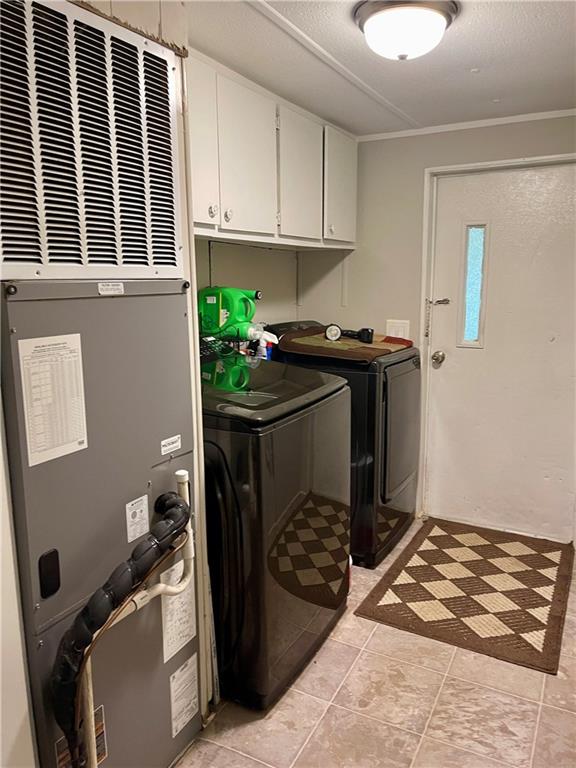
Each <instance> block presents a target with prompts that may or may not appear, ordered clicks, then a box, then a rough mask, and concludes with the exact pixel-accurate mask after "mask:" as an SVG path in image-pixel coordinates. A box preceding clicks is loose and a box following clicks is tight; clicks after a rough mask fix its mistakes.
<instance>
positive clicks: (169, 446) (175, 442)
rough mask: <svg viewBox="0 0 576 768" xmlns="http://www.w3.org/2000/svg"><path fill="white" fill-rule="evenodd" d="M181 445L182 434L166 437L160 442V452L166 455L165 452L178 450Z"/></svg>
mask: <svg viewBox="0 0 576 768" xmlns="http://www.w3.org/2000/svg"><path fill="white" fill-rule="evenodd" d="M181 447H182V435H174V437H167V438H166V440H162V442H161V443H160V453H161V454H162V456H166V454H167V453H174V451H179V450H180V448H181Z"/></svg>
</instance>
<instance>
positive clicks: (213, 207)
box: [208, 205, 218, 219]
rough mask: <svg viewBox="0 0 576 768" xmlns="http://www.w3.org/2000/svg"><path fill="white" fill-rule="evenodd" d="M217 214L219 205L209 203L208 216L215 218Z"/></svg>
mask: <svg viewBox="0 0 576 768" xmlns="http://www.w3.org/2000/svg"><path fill="white" fill-rule="evenodd" d="M217 215H218V206H217V205H209V206H208V216H210V218H211V219H213V218H214V217H215V216H217Z"/></svg>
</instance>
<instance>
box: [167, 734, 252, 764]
mask: <svg viewBox="0 0 576 768" xmlns="http://www.w3.org/2000/svg"><path fill="white" fill-rule="evenodd" d="M176 768H262V763H258V762H256V760H252V758H251V757H244V755H239V754H238V753H237V752H232V751H231V750H230V749H226V747H219V746H217V745H216V744H211V743H210V742H207V741H202V740H198V741H195V742H194V744H192V746H191V747H190V749H189V750H188V752H186V754H185V755H184V756H183V757H182V758H181V759H180V760H179V762H178V763H177V764H176Z"/></svg>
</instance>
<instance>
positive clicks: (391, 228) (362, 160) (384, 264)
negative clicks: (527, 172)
mask: <svg viewBox="0 0 576 768" xmlns="http://www.w3.org/2000/svg"><path fill="white" fill-rule="evenodd" d="M575 151H576V119H575V118H571V117H566V118H556V119H551V120H535V121H531V122H524V123H510V124H507V125H499V126H493V127H488V128H475V129H471V130H462V131H451V132H447V133H437V134H428V135H421V136H413V137H406V138H398V139H386V140H383V141H371V142H365V143H361V144H360V149H359V179H358V195H359V197H358V237H357V242H358V248H357V249H356V251H354V252H353V253H352V254H350V255H349V256H348V257H347V259H346V261H347V268H346V270H347V273H348V277H347V281H346V280H345V281H344V283H343V280H342V278H343V274H344V273H345V271H346V270H343V269H342V259H343V256H342V255H335V254H332V255H326V254H316V253H310V254H305V255H304V256H303V257H302V265H303V274H302V287H303V296H302V299H303V301H302V306H301V307H300V308H299V315H300V317H304V316H310V317H318V318H319V319H321V320H332V321H334V322H339V323H341V324H342V325H345V326H347V327H352V328H357V327H360V326H365V325H369V326H372V327H374V328H375V329H376V330H377V331H384V330H385V325H386V318H395V319H407V320H410V332H411V337H412V338H417V336H418V329H419V320H420V273H421V268H422V218H423V194H424V169H425V168H430V167H434V166H442V165H457V164H464V163H474V162H483V161H489V160H504V159H512V158H520V157H530V156H537V155H553V154H561V153H566V152H575ZM346 282H347V285H346ZM342 304H346V306H342Z"/></svg>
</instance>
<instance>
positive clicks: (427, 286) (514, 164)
mask: <svg viewBox="0 0 576 768" xmlns="http://www.w3.org/2000/svg"><path fill="white" fill-rule="evenodd" d="M574 163H576V152H569V153H566V154H559V155H542V156H536V157H520V158H515V159H510V160H493V161H492V160H491V161H488V162H481V163H464V164H459V165H443V166H437V167H431V168H425V169H424V206H423V208H424V212H423V220H422V268H421V275H420V286H421V295H420V308H421V312H420V328H419V335H418V342H419V347H420V352H421V374H422V390H421V391H422V395H421V412H420V414H421V421H420V423H421V425H422V426H421V430H420V460H419V472H418V493H417V503H416V517H417V518H426V517H427V516H428V515H429V513H430V509H429V483H428V445H429V437H430V424H429V410H430V409H429V406H430V369H431V364H430V338H429V335H428V330H429V322H428V320H429V312H430V307H429V304H428V299H430V298H432V288H433V285H434V269H435V265H436V253H435V241H436V216H437V208H438V182H439V180H440V179H441V178H442V177H445V176H469V175H473V174H480V173H486V172H489V171H505V170H517V169H519V170H522V169H530V168H541V167H545V166H553V165H571V164H574ZM574 428H575V432H576V424H575V425H574Z"/></svg>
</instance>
